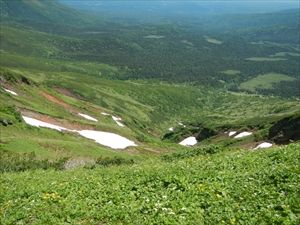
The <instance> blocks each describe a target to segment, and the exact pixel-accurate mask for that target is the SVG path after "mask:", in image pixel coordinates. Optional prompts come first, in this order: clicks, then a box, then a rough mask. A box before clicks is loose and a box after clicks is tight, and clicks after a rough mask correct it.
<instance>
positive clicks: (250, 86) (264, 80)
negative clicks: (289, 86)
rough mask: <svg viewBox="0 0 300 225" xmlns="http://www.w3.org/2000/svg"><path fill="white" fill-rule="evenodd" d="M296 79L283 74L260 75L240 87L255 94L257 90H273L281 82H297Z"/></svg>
mask: <svg viewBox="0 0 300 225" xmlns="http://www.w3.org/2000/svg"><path fill="white" fill-rule="evenodd" d="M295 80H296V78H294V77H289V76H286V75H283V74H276V73H269V74H264V75H259V76H258V77H255V78H253V79H251V80H249V81H246V82H244V83H241V85H240V86H239V88H240V89H242V90H249V91H252V92H255V91H256V90H257V89H270V88H273V85H272V84H274V83H279V82H281V81H295Z"/></svg>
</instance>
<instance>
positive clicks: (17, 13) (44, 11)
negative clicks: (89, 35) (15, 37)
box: [0, 0, 95, 25]
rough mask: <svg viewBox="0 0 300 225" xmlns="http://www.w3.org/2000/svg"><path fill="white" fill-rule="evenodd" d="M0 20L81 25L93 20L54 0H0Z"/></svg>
mask: <svg viewBox="0 0 300 225" xmlns="http://www.w3.org/2000/svg"><path fill="white" fill-rule="evenodd" d="M0 4H1V7H0V8H1V11H0V12H1V20H2V21H3V20H8V19H17V20H19V21H24V20H25V21H26V20H27V21H33V22H38V23H56V24H65V25H83V24H87V23H90V22H92V21H93V19H95V18H93V16H89V15H86V14H84V13H81V12H79V11H76V10H74V9H71V8H69V7H66V6H64V5H62V4H60V3H58V2H56V1H54V0H47V1H43V0H37V1H26V0H14V1H10V0H1V1H0Z"/></svg>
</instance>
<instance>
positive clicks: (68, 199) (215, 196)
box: [0, 144, 300, 225]
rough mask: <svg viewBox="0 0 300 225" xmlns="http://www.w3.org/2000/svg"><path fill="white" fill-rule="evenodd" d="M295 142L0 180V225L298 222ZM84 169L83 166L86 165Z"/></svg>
mask: <svg viewBox="0 0 300 225" xmlns="http://www.w3.org/2000/svg"><path fill="white" fill-rule="evenodd" d="M299 150H300V146H299V144H292V145H289V146H285V147H277V148H273V149H269V150H258V151H232V152H223V153H217V154H214V155H209V154H207V155H199V156H194V157H189V156H188V155H187V157H186V158H184V157H183V158H182V159H178V160H175V161H172V162H164V161H161V160H159V158H157V159H155V160H147V161H145V162H144V163H140V164H133V165H126V166H125V165H124V166H119V167H117V166H112V167H108V168H105V167H96V168H94V169H92V168H91V169H92V170H91V169H85V168H77V169H74V170H69V171H64V172H59V171H52V170H47V171H35V172H30V171H28V172H23V173H4V174H1V175H0V180H1V185H0V207H1V209H0V210H1V211H0V214H1V215H0V222H1V224H14V223H27V224H28V223H30V224H63V223H71V224H77V223H81V224H94V223H98V222H99V221H101V222H102V223H106V224H192V223H197V224H222V223H224V224H253V225H254V224H286V225H288V224H297V223H298V222H299V220H300V215H299V207H300V205H299V204H300V202H299V199H300V193H299V170H300V168H299V163H300V162H299V159H300V151H299ZM87 168H88V167H87Z"/></svg>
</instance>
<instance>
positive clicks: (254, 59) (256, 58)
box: [246, 57, 287, 62]
mask: <svg viewBox="0 0 300 225" xmlns="http://www.w3.org/2000/svg"><path fill="white" fill-rule="evenodd" d="M246 60H249V61H257V62H261V61H281V60H287V59H285V58H266V57H265V58H264V57H260V58H259V57H251V58H246Z"/></svg>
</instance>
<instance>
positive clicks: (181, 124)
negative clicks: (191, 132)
mask: <svg viewBox="0 0 300 225" xmlns="http://www.w3.org/2000/svg"><path fill="white" fill-rule="evenodd" d="M178 124H179V125H180V126H183V127H186V125H184V124H183V123H181V122H179V123H178Z"/></svg>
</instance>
